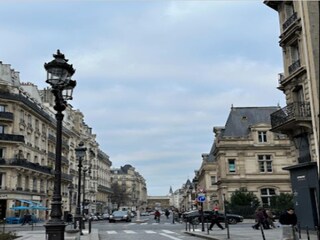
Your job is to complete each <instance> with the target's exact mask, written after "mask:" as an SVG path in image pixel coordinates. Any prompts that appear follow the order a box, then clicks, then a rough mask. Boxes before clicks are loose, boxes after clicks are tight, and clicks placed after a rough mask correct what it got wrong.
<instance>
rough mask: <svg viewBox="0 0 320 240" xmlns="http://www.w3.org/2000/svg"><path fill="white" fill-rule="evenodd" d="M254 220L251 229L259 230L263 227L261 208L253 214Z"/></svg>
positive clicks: (263, 218) (263, 220)
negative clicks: (254, 222)
mask: <svg viewBox="0 0 320 240" xmlns="http://www.w3.org/2000/svg"><path fill="white" fill-rule="evenodd" d="M255 219H256V224H255V225H253V226H252V228H253V229H256V230H259V228H260V225H262V226H263V224H264V222H265V220H266V219H265V217H264V214H263V208H262V207H258V208H257V210H256V212H255Z"/></svg>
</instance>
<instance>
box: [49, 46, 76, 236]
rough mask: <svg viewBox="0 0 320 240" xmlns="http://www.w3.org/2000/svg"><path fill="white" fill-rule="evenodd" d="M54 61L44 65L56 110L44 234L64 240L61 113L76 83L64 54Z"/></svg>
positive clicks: (58, 53) (59, 54)
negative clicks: (51, 179) (51, 188)
mask: <svg viewBox="0 0 320 240" xmlns="http://www.w3.org/2000/svg"><path fill="white" fill-rule="evenodd" d="M53 57H54V60H52V61H51V62H49V63H45V64H44V68H45V69H46V71H47V80H46V82H47V83H48V84H50V85H51V88H52V90H51V92H52V93H53V95H54V97H55V105H54V107H53V108H54V110H56V114H55V117H56V120H57V129H56V159H55V169H54V192H53V196H52V201H51V213H50V220H49V221H48V222H47V223H46V225H45V228H46V234H47V235H48V240H64V230H65V227H66V225H65V223H64V221H63V219H62V202H61V199H62V197H61V145H62V120H63V114H62V112H63V111H64V110H65V109H66V107H67V100H71V99H72V91H73V88H74V87H75V86H76V81H74V80H71V77H72V75H73V74H74V72H75V69H74V68H73V67H72V65H71V64H68V63H67V62H68V60H67V59H65V57H64V54H62V53H61V52H60V51H59V50H57V54H54V55H53Z"/></svg>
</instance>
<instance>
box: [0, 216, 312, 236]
mask: <svg viewBox="0 0 320 240" xmlns="http://www.w3.org/2000/svg"><path fill="white" fill-rule="evenodd" d="M244 223H245V224H247V225H246V226H247V227H246V226H241V223H240V224H235V225H229V238H228V231H227V230H226V229H224V230H221V229H219V228H218V227H217V226H214V228H213V230H212V231H209V233H208V232H207V231H205V232H202V231H201V225H198V226H197V227H196V228H195V229H194V230H193V229H192V228H191V229H190V231H189V230H188V231H184V233H185V234H188V235H192V236H195V237H200V238H204V239H212V240H229V239H230V240H260V239H261V240H263V236H262V232H261V231H260V230H254V229H252V228H251V224H253V221H252V220H245V221H244ZM69 229H72V226H71V225H69V226H67V227H66V230H69ZM3 230H5V232H9V231H11V232H15V233H16V235H17V236H20V237H19V238H18V240H46V239H47V238H46V234H45V230H44V228H43V224H42V225H41V224H38V225H37V226H34V227H33V230H32V227H31V226H21V225H17V224H11V225H9V224H6V225H5V229H4V228H3V225H0V231H3ZM263 232H264V236H265V240H281V239H282V229H281V228H274V229H270V230H264V231H263ZM83 233H84V235H82V236H80V240H99V234H98V233H99V232H98V229H95V228H92V229H91V233H90V234H89V231H88V226H86V229H84V230H83ZM68 239H69V238H68V237H67V235H65V240H68ZM73 239H74V238H73ZM300 239H301V240H318V238H317V236H316V232H315V231H310V233H309V238H308V236H307V234H306V231H305V230H302V231H301V238H300Z"/></svg>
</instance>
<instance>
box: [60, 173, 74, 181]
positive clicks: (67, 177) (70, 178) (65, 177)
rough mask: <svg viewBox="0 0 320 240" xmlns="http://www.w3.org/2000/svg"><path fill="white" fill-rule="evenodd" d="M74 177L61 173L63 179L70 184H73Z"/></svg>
mask: <svg viewBox="0 0 320 240" xmlns="http://www.w3.org/2000/svg"><path fill="white" fill-rule="evenodd" d="M72 177H73V176H72V175H70V174H67V173H61V179H63V180H66V181H68V182H72Z"/></svg>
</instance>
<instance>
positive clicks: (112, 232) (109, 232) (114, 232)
mask: <svg viewBox="0 0 320 240" xmlns="http://www.w3.org/2000/svg"><path fill="white" fill-rule="evenodd" d="M106 232H107V233H108V234H117V232H116V231H106Z"/></svg>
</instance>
